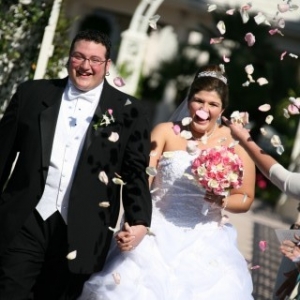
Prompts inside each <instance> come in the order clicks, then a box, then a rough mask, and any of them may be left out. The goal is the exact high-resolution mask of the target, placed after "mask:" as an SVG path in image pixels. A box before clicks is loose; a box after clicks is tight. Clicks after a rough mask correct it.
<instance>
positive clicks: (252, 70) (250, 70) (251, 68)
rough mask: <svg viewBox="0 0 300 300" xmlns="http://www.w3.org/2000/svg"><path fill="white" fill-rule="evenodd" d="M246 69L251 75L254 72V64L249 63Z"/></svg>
mask: <svg viewBox="0 0 300 300" xmlns="http://www.w3.org/2000/svg"><path fill="white" fill-rule="evenodd" d="M245 71H246V73H247V74H248V75H251V74H252V73H253V72H254V67H253V65H247V66H246V67H245Z"/></svg>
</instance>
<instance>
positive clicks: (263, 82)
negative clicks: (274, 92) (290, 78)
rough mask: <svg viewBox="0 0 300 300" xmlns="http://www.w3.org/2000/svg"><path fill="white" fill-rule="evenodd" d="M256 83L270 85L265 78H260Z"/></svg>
mask: <svg viewBox="0 0 300 300" xmlns="http://www.w3.org/2000/svg"><path fill="white" fill-rule="evenodd" d="M256 81H257V83H258V84H259V85H265V84H268V83H269V82H268V80H267V79H266V78H264V77H260V78H258V79H257V80H256Z"/></svg>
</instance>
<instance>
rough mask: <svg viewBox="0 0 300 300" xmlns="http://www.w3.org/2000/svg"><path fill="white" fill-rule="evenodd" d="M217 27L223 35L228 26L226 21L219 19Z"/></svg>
mask: <svg viewBox="0 0 300 300" xmlns="http://www.w3.org/2000/svg"><path fill="white" fill-rule="evenodd" d="M217 28H218V30H219V31H220V33H221V34H222V35H223V34H224V33H225V32H226V26H225V23H224V21H219V22H218V24H217Z"/></svg>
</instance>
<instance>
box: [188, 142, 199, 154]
mask: <svg viewBox="0 0 300 300" xmlns="http://www.w3.org/2000/svg"><path fill="white" fill-rule="evenodd" d="M186 151H187V152H188V153H189V154H190V155H194V154H196V153H197V152H198V151H200V150H199V147H198V142H197V141H188V142H187V145H186Z"/></svg>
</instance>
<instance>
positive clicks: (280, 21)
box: [277, 18, 285, 28]
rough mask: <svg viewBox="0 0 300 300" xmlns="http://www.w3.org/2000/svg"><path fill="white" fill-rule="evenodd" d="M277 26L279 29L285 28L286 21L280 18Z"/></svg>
mask: <svg viewBox="0 0 300 300" xmlns="http://www.w3.org/2000/svg"><path fill="white" fill-rule="evenodd" d="M277 25H278V27H279V28H284V27H285V20H284V19H283V18H280V19H279V20H278V22H277Z"/></svg>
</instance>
